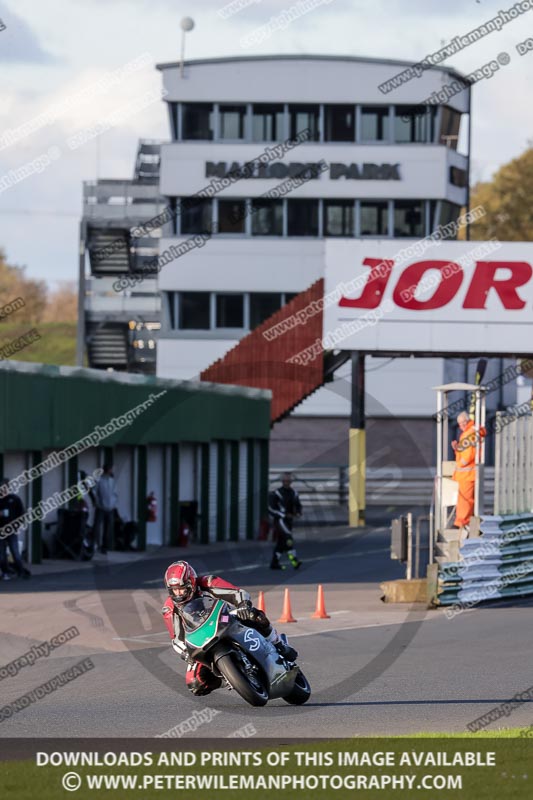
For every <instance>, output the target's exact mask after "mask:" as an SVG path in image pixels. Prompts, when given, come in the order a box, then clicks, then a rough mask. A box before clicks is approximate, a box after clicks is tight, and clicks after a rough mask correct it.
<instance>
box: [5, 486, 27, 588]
mask: <svg viewBox="0 0 533 800" xmlns="http://www.w3.org/2000/svg"><path fill="white" fill-rule="evenodd" d="M7 484H9V480H8V479H7V478H2V480H0V486H6V485H7ZM23 514H24V506H23V504H22V500H21V499H20V497H19V496H18V495H16V494H13V493H12V492H10V493H9V494H4V495H2V496H1V497H0V570H1V572H2V580H4V581H8V580H9V574H8V563H7V551H8V550H9V552H10V553H11V558H12V559H13V566H14V567H15V570H16V571H17V574H18V576H19V578H29V577H31V572H30V571H29V569H26V567H25V566H24V564H23V563H22V559H21V557H20V553H19V542H18V537H17V534H16V533H11V534H10V535H9V536H3V535H2V530H3V528H4V527H5V526H6V525H8V524H10V523H12V522H14V521H15V520H16V519H18V518H19V517H21V516H22V515H23Z"/></svg>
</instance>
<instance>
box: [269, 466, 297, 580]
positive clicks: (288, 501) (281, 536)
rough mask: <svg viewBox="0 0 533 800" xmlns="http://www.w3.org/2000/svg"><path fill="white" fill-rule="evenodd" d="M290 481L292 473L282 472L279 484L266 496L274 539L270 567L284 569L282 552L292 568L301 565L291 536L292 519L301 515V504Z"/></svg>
mask: <svg viewBox="0 0 533 800" xmlns="http://www.w3.org/2000/svg"><path fill="white" fill-rule="evenodd" d="M291 483H292V475H291V474H290V472H284V473H283V475H282V476H281V486H280V487H279V489H275V490H274V491H273V492H270V495H269V497H268V513H269V514H270V516H271V517H272V521H273V528H274V540H275V545H274V552H273V553H272V561H271V562H270V569H285V567H284V565H283V564H282V563H281V556H282V554H283V553H287V557H288V559H289V561H290V562H291V564H292V566H293V567H294V569H298V568H299V567H301V565H302V562H301V561H300V559H299V558H298V556H297V555H296V550H295V548H294V540H293V537H292V525H293V520H294V518H295V517H300V516H301V515H302V504H301V502H300V498H299V497H298V492H296V491H295V490H294V489H293V488H292V486H291Z"/></svg>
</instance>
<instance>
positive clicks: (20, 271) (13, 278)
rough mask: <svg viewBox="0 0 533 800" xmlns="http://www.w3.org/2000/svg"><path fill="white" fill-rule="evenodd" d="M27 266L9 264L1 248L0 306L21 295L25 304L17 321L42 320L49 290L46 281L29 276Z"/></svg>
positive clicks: (17, 315) (20, 309)
mask: <svg viewBox="0 0 533 800" xmlns="http://www.w3.org/2000/svg"><path fill="white" fill-rule="evenodd" d="M25 270H26V268H25V267H18V266H15V265H12V264H8V263H7V261H6V256H5V253H4V251H3V250H0V307H2V306H4V305H7V304H8V303H11V302H12V301H13V300H16V299H18V298H19V297H21V298H22V299H23V300H24V306H22V307H21V308H19V309H18V310H17V311H16V312H14V313H16V321H17V322H32V323H36V322H40V321H41V320H42V318H43V314H44V311H45V308H46V302H47V290H46V283H45V282H44V281H36V280H32V279H31V278H27V277H26V275H25Z"/></svg>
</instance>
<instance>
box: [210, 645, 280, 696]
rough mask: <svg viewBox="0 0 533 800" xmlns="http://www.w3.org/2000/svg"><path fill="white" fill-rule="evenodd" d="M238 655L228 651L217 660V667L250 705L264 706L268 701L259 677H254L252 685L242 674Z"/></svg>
mask: <svg viewBox="0 0 533 800" xmlns="http://www.w3.org/2000/svg"><path fill="white" fill-rule="evenodd" d="M237 660H238V656H237V655H236V654H235V653H228V654H227V655H225V656H222V658H219V660H218V661H217V667H218V669H219V671H220V672H221V673H222V675H223V676H224V677H225V678H226V680H227V681H229V683H230V684H231V685H232V686H233V688H234V689H235V691H236V692H237V694H240V696H241V697H242V699H243V700H246V702H247V703H249V704H250V705H251V706H264V705H266V703H267V702H268V691H267V690H266V688H265V686H264V684H263V682H262V681H261V679H260V678H258V679H256V680H255V681H254V683H256V684H257V686H254V685H253V684H252V683H251V682H250V679H249V677H248V676H247V675H246V674H243V672H242V671H241V667H240V665H239V664H238V661H237Z"/></svg>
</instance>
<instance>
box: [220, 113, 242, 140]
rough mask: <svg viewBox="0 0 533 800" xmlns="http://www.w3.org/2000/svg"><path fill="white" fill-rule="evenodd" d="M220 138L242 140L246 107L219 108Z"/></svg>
mask: <svg viewBox="0 0 533 800" xmlns="http://www.w3.org/2000/svg"><path fill="white" fill-rule="evenodd" d="M219 115H220V138H221V139H244V138H245V135H246V134H245V126H246V106H225V105H221V106H219Z"/></svg>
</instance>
